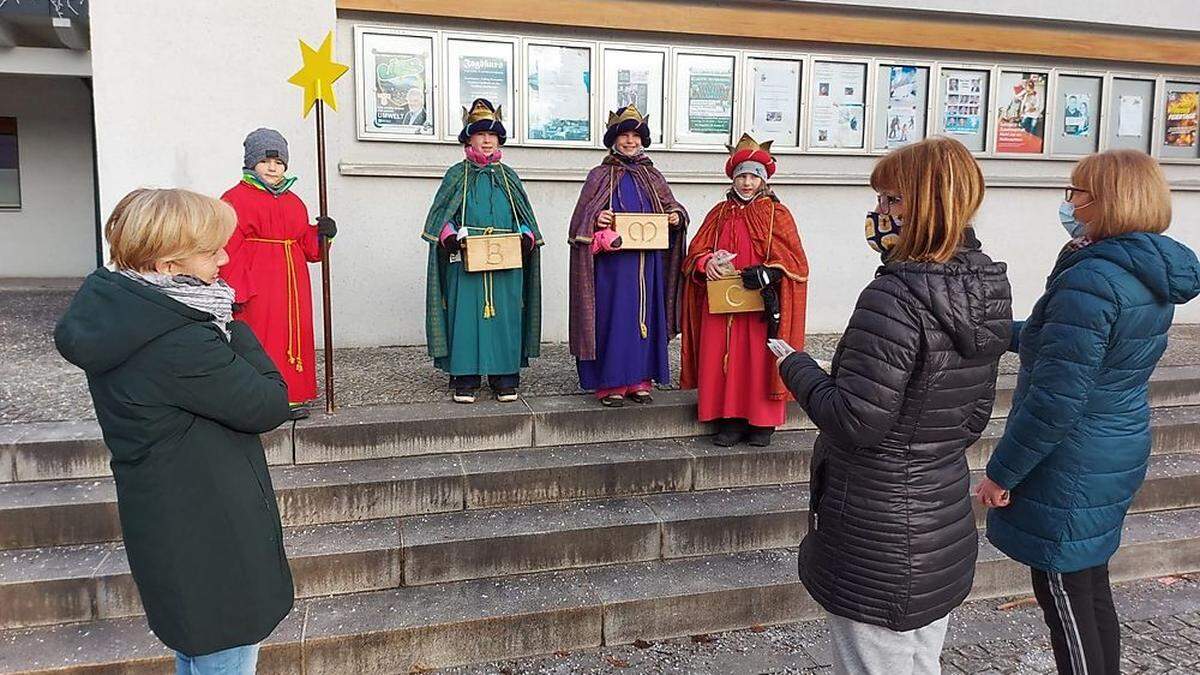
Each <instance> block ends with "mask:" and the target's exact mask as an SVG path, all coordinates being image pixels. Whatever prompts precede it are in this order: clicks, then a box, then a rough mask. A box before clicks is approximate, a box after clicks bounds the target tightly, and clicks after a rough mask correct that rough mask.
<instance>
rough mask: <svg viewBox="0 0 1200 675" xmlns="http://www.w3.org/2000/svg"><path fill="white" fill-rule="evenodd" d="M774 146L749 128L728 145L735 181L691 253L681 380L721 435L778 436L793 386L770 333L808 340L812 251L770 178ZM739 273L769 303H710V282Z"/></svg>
mask: <svg viewBox="0 0 1200 675" xmlns="http://www.w3.org/2000/svg"><path fill="white" fill-rule="evenodd" d="M770 148H771V142H770V141H767V142H766V143H763V144H762V145H759V144H758V143H757V142H755V140H754V139H753V138H751V137H750V136H749V135H743V136H742V139H741V141H739V143H738V145H737V147H736V148H730V151H731V154H730V157H729V160H728V161H727V162H726V163H725V174H726V175H727V176H729V177H730V178H731V179H733V186H732V187H731V188H730V190H729V193H728V195H727V196H726V198H725V200H724V201H722V202H721V203H720V204H717V205H716V206H715V207H713V209H712V211H710V212H709V214H708V216H707V217H706V218H705V219H704V224H703V225H701V226H700V229H699V230H698V231H697V232H696V236H695V237H694V238H693V239H692V241H691V244H690V245H689V247H688V254H687V257H686V258H684V261H683V275H684V279H685V280H686V282H685V284H684V291H683V307H682V324H683V326H682V327H683V344H682V350H683V364H682V373H681V377H680V384H681V386H682V387H683V388H684V389H691V388H696V389H698V390H699V392H698V409H699V410H698V411H699V416H700V421H701V422H716V424H717V434H716V436H715V437H714V439H713V442H714V443H716V444H717V445H720V446H726V447H728V446H731V445H734V444H736V443H738V442H740V441H742V440H746V441H748V442H749V443H750V445H754V446H766V445H770V443H771V435H772V434H773V433H774V431H775V427H777V426H779V425H781V424H783V422H784V420H785V419H786V417H787V409H786V405H787V400H788V396H789V394H788V392H787V388H786V387H785V386H784V385H783V382H782V381H781V380H780V379H779V370H778V368H776V367H775V357H774V356H773V355H772V354H771V352H770V350H769V349H768V347H767V340H768V339H769V338H779V339H782V340H785V341H787V342H789V343H791V344H793V345H796V344H804V311H805V300H806V292H807V286H808V260H807V258H805V255H804V248H803V246H801V244H800V234H799V233H798V232H797V231H796V222H795V221H794V220H793V219H792V214H791V213H790V212H789V211H788V209H787V207H785V206H784V205H783V204H780V203H779V199H778V198H776V197H775V194H774V193H773V192H772V191H771V189H770V187H768V186H767V179H768V178H770V177H771V176H772V175H773V174H774V173H775V159H774V158H773V157H772V156H771V153H770ZM732 276H737V277H740V282H741V284H742V286H744V287H745V289H747V291H748V292H751V293H754V292H757V293H760V294H761V295H762V299H763V306H764V308H763V310H760V311H754V312H745V313H728V314H719V313H713V312H712V311H710V309H711V308H710V307H709V303H708V292H707V290H708V289H707V284H708V282H709V281H717V280H719V279H722V278H727V277H732ZM797 349H800V347H797Z"/></svg>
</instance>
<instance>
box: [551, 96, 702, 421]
mask: <svg viewBox="0 0 1200 675" xmlns="http://www.w3.org/2000/svg"><path fill="white" fill-rule="evenodd" d="M647 119H648V118H647V117H644V116H642V114H641V113H639V112H638V110H637V107H636V106H633V105H630V106H626V107H624V108H621V109H619V110H617V111H616V112H614V113H612V114H611V115H609V120H608V131H607V132H606V133H605V134H604V145H605V147H607V148H609V150H610V152H609V154H608V155H607V156H606V157H605V158H604V160H603V161H602V162H601V163H600V166H597V167H596V168H594V169H592V170H591V172H590V173H589V174H588V177H587V181H586V182H585V183H584V186H583V191H582V192H581V193H580V195H579V202H578V203H577V204H576V205H575V213H574V215H573V216H572V217H571V231H570V239H569V243H570V244H571V319H570V337H571V353H572V354H573V355H574V356H575V358H576V363H577V366H578V369H579V383H580V386H582V387H583V388H584V389H588V390H591V391H595V392H596V397H597V398H598V399H600V402H601V403H602V404H603V405H605V406H609V407H618V406H621V405H624V402H625V400H626V399H629V400H631V401H633V402H635V403H643V404H644V403H649V402H650V401H651V400H652V396H651V393H650V392H651V389H652V388H653V386H654V383H656V382H657V383H658V384H660V385H662V384H668V383H669V382H670V380H671V366H670V360H669V357H668V355H667V343H668V342H670V340H671V339H672V338H674V337H675V336H676V335H678V334H679V293H680V291H681V290H682V286H681V285H680V283H679V282H680V272H679V270H680V265H681V264H682V262H683V255H684V252H685V249H686V244H687V241H686V239H687V238H686V230H687V223H688V215H687V210H686V209H684V208H683V205H681V204H680V203H679V202H678V201H676V200H675V196H674V195H673V194H672V193H671V188H670V186H668V185H667V181H666V179H665V178H663V175H662V174H661V173H660V172H659V171H658V169H655V168H654V164H653V163H652V162H651V161H650V158H649V157H647V156H646V153H645V148H646V147H647V146H649V145H650V127H649V125H648V123H647ZM615 213H665V214H667V224H668V227H669V238H668V247H667V248H666V249H658V250H638V251H633V250H623V246H622V245H623V243H624V242H622V241H621V237H620V236H618V235H617V233H616V232H615V230H614V229H613V228H614V214H615Z"/></svg>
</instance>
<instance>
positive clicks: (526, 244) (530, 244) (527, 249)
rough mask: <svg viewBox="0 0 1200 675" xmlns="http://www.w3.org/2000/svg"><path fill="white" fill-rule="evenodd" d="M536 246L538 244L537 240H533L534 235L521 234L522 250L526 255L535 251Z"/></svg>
mask: <svg viewBox="0 0 1200 675" xmlns="http://www.w3.org/2000/svg"><path fill="white" fill-rule="evenodd" d="M536 246H537V242H535V241H534V240H533V237H530V236H529V235H525V234H522V235H521V251H522V252H523V253H524V254H525V255H529V254H530V253H533V249H534V248H536Z"/></svg>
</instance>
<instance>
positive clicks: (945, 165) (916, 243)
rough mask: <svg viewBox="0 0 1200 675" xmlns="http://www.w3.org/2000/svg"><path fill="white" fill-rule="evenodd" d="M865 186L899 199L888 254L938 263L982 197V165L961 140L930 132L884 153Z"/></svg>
mask: <svg viewBox="0 0 1200 675" xmlns="http://www.w3.org/2000/svg"><path fill="white" fill-rule="evenodd" d="M871 187H872V188H874V189H875V191H876V192H884V191H887V192H894V193H896V194H898V195H899V196H900V197H901V198H902V199H903V204H904V210H905V214H906V215H905V217H904V222H903V227H901V228H900V241H899V242H897V243H896V246H895V248H893V249H892V250H891V251H889V253H888V259H889V260H917V261H922V262H938V263H944V262H946V261H948V260H950V259H951V258H953V257H954V254H955V252H956V251H958V248H959V247H960V246H961V245H962V241H963V232H964V231H965V230H966V228H967V227H968V226H969V225H970V223H971V220H972V219H973V218H974V217H975V212H976V211H978V210H979V205H980V204H981V203H982V202H983V190H984V187H983V171H982V170H981V169H980V168H979V163H978V162H976V161H975V158H974V157H972V156H971V152H970V151H969V150H967V148H966V146H964V145H963V144H962V143H959V142H958V141H956V140H954V139H952V138H945V137H943V136H934V137H931V138H927V139H925V140H923V141H921V142H919V143H913V144H912V145H906V146H904V147H903V148H899V149H897V150H893V151H892V152H889V153H888V154H886V155H884V156H883V157H882V158H881V159H880V160H879V161H878V162H877V163H876V164H875V170H874V171H872V172H871Z"/></svg>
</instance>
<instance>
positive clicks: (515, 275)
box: [421, 161, 543, 375]
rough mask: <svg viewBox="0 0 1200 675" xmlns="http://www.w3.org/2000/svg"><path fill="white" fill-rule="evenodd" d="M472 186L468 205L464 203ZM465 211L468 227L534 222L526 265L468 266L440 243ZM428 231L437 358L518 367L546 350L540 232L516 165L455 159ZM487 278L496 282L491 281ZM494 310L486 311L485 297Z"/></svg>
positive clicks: (447, 364) (458, 367)
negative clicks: (476, 269)
mask: <svg viewBox="0 0 1200 675" xmlns="http://www.w3.org/2000/svg"><path fill="white" fill-rule="evenodd" d="M464 187H465V207H464ZM464 216H465V221H466V224H467V226H468V228H469V230H468V232H469V234H472V235H473V234H481V233H483V230H482V229H477V228H484V227H491V228H493V230H494V231H495V232H519V231H523V230H525V229H527V230H528V231H529V232H530V233H531V234H532V235H533V238H534V242H535V243H536V246H535V247H534V249H533V251H532V252H531V253H526V254H525V255H524V260H523V266H522V267H521V269H514V270H506V271H503V272H492V273H468V272H466V271H465V269H464V265H463V264H462V263H461V262H458V261H455V262H451V258H450V254H449V253H448V252H447V251H446V249H445V247H443V246H441V245H440V235H441V233H442V230H443V228H444V227H445V225H446V224H447V223H449V224H450V225H451V227H452V228H454V229H455V230H457V229H458V228H459V227H461V226H462V224H463V220H464ZM421 237H422V238H423V239H424V240H425V241H427V242H429V266H428V273H427V276H426V284H425V337H426V341H427V344H428V350H429V355H430V356H431V357H433V359H434V365H435V366H437V367H438V368H439V369H441V370H444V371H446V372H448V373H450V374H451V375H476V374H477V375H505V374H511V373H516V372H517V371H518V368H519V367H525V366H527V365H528V364H529V359H531V358H535V357H537V356H538V355H539V353H540V351H541V338H542V286H541V263H540V254H539V249H540V247H541V245H542V244H543V241H542V234H541V231H540V230H539V229H538V225H537V220H536V219H535V218H534V215H533V208H532V207H531V206H530V204H529V197H528V195H526V194H525V186H524V185H522V184H521V179H520V178H519V177H518V176H517V173H516V171H513V169H512V168H511V167H509V166H506V165H504V164H501V163H499V162H493V163H491V164H489V165H487V166H482V167H481V166H478V165H476V164H473V163H471V162H469V161H463V162H459V163H458V164H455V165H454V166H451V167H450V169H449V170H447V171H446V175H445V177H444V178H442V184H441V186H440V187H439V188H438V191H437V194H436V195H435V196H434V198H433V205H432V206H430V208H429V215H428V216H427V217H426V218H425V229H424V231H423V232H422V234H421ZM485 276H486V277H488V284H489V285H490V288H489V287H487V286H485V284H484V280H485ZM485 296H486V297H491V298H493V302H494V305H495V316H492V317H486V318H485V316H484V311H483V310H484V301H483V298H484V297H485Z"/></svg>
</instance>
